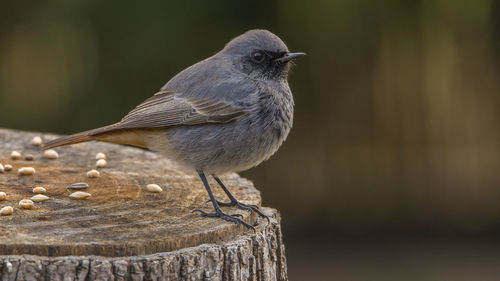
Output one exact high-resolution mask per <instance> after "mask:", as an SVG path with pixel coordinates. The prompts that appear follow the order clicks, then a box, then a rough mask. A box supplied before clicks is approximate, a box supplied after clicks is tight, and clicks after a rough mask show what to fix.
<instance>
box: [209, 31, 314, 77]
mask: <svg viewBox="0 0 500 281" xmlns="http://www.w3.org/2000/svg"><path fill="white" fill-rule="evenodd" d="M218 55H221V56H224V57H225V58H226V59H229V60H230V61H231V63H232V64H233V65H234V66H235V67H236V68H237V69H239V70H240V71H242V72H244V73H245V74H247V75H249V76H251V77H254V78H263V79H286V78H287V75H288V71H289V69H290V65H291V63H290V62H291V61H292V60H293V59H295V58H298V57H301V56H303V55H305V53H291V52H289V51H288V48H287V46H286V45H285V43H283V41H282V40H281V39H280V38H279V37H278V36H276V35H274V34H273V33H271V32H269V31H267V30H261V29H255V30H250V31H247V32H246V33H244V34H242V35H240V36H238V37H236V38H234V39H233V40H231V41H229V43H227V44H226V46H225V47H224V49H223V50H222V51H220V52H219V54H218Z"/></svg>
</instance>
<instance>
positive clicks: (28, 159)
mask: <svg viewBox="0 0 500 281" xmlns="http://www.w3.org/2000/svg"><path fill="white" fill-rule="evenodd" d="M33 159H35V157H34V156H33V154H26V155H25V156H24V160H26V161H33Z"/></svg>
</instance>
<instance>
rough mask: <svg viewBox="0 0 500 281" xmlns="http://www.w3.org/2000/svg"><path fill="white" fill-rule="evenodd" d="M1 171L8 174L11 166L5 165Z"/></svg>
mask: <svg viewBox="0 0 500 281" xmlns="http://www.w3.org/2000/svg"><path fill="white" fill-rule="evenodd" d="M3 169H4V171H6V172H10V171H12V165H9V164H5V166H3Z"/></svg>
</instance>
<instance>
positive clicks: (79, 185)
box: [66, 182, 89, 189]
mask: <svg viewBox="0 0 500 281" xmlns="http://www.w3.org/2000/svg"><path fill="white" fill-rule="evenodd" d="M88 187H89V185H88V184H87V183H86V182H77V183H74V184H72V185H68V186H66V188H67V189H85V188H88Z"/></svg>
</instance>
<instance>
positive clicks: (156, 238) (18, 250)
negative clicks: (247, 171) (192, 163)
mask: <svg viewBox="0 0 500 281" xmlns="http://www.w3.org/2000/svg"><path fill="white" fill-rule="evenodd" d="M36 135H39V136H41V137H42V138H43V139H44V140H45V141H46V140H50V139H53V138H55V137H56V136H55V135H49V134H41V133H31V132H20V131H15V130H8V129H0V163H2V164H4V165H5V164H10V165H12V166H13V170H12V171H9V172H7V171H6V172H3V173H0V191H3V192H5V193H7V198H6V199H5V200H3V201H0V208H1V207H4V206H8V205H9V206H12V207H13V208H14V213H13V214H12V215H10V216H0V276H1V277H0V280H287V271H286V258H285V252H284V245H283V241H282V235H281V228H280V217H279V214H278V212H277V211H276V210H274V209H270V208H263V209H262V210H263V212H265V213H266V214H267V215H269V216H270V222H268V221H267V220H266V219H262V218H259V217H258V216H257V215H256V214H250V213H249V212H247V211H243V210H239V209H236V208H224V209H225V211H226V212H228V213H240V214H242V215H243V218H242V219H243V220H245V221H247V222H249V223H250V224H252V225H255V228H256V231H255V232H254V231H252V230H248V229H246V228H245V227H243V226H237V225H235V224H233V223H229V222H225V221H223V220H221V219H215V218H203V217H201V216H200V215H199V214H198V213H192V210H194V209H197V208H201V209H204V210H207V211H210V210H211V208H212V206H211V203H210V202H207V200H208V195H207V194H206V191H205V189H204V188H203V185H202V183H201V181H200V180H199V179H198V177H197V175H195V174H187V173H186V172H184V171H182V170H180V169H178V168H177V167H176V166H175V164H174V163H172V162H171V161H169V160H168V159H166V158H163V157H161V156H160V155H157V154H155V153H152V152H149V151H145V150H141V149H137V148H133V147H126V146H120V145H113V144H106V143H85V144H78V145H73V146H70V147H61V148H57V149H56V150H57V151H58V153H59V158H58V159H55V160H49V159H45V158H43V156H42V155H43V153H42V151H40V149H39V148H37V147H35V146H32V145H31V144H30V140H31V139H32V138H33V137H34V136H36ZM13 150H17V151H19V152H21V154H22V155H23V157H22V158H21V159H19V160H12V159H11V158H10V153H11V152H12V151H13ZM98 152H104V153H105V154H106V156H107V161H108V166H107V167H106V168H103V169H100V174H101V176H100V177H99V178H87V177H86V173H87V171H89V170H91V169H94V168H95V162H96V160H95V155H96V153H98ZM28 153H29V154H32V155H33V156H34V160H32V161H27V160H24V156H25V155H26V154H28ZM21 167H33V168H35V170H36V173H35V174H34V175H33V176H19V175H18V174H17V169H18V168H21ZM222 180H223V181H224V182H225V183H226V185H227V186H228V188H229V189H230V190H231V191H232V192H233V194H234V195H235V196H236V197H237V198H238V199H240V200H241V201H243V202H246V203H250V204H256V205H260V203H261V198H260V194H259V192H258V191H257V190H256V189H255V188H254V186H253V185H252V183H251V182H250V181H248V180H246V179H243V178H241V177H239V176H238V175H237V174H229V175H226V176H224V177H222ZM77 182H86V183H88V185H89V187H88V188H87V189H86V190H85V191H86V192H88V193H91V194H92V196H91V197H90V198H88V199H86V200H74V199H70V198H69V196H68V195H69V194H70V193H71V192H70V191H68V190H67V189H66V187H67V186H68V185H70V184H73V183H77ZM150 183H156V184H158V185H160V186H161V187H162V188H163V192H161V193H150V192H147V191H146V190H145V189H144V187H145V186H146V185H147V184H150ZM210 184H211V186H212V187H213V190H214V194H215V196H216V198H218V199H219V200H222V201H227V200H226V199H227V198H226V197H225V194H224V193H223V192H222V191H221V189H220V188H218V186H217V183H216V182H215V181H213V180H212V181H210ZM35 186H43V187H45V188H46V189H47V193H46V195H47V196H49V197H50V199H49V200H47V201H44V202H40V203H35V207H34V208H33V209H22V208H20V207H19V206H18V202H19V200H21V199H29V198H30V197H32V196H33V195H34V194H33V193H32V188H33V187H35Z"/></svg>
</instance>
